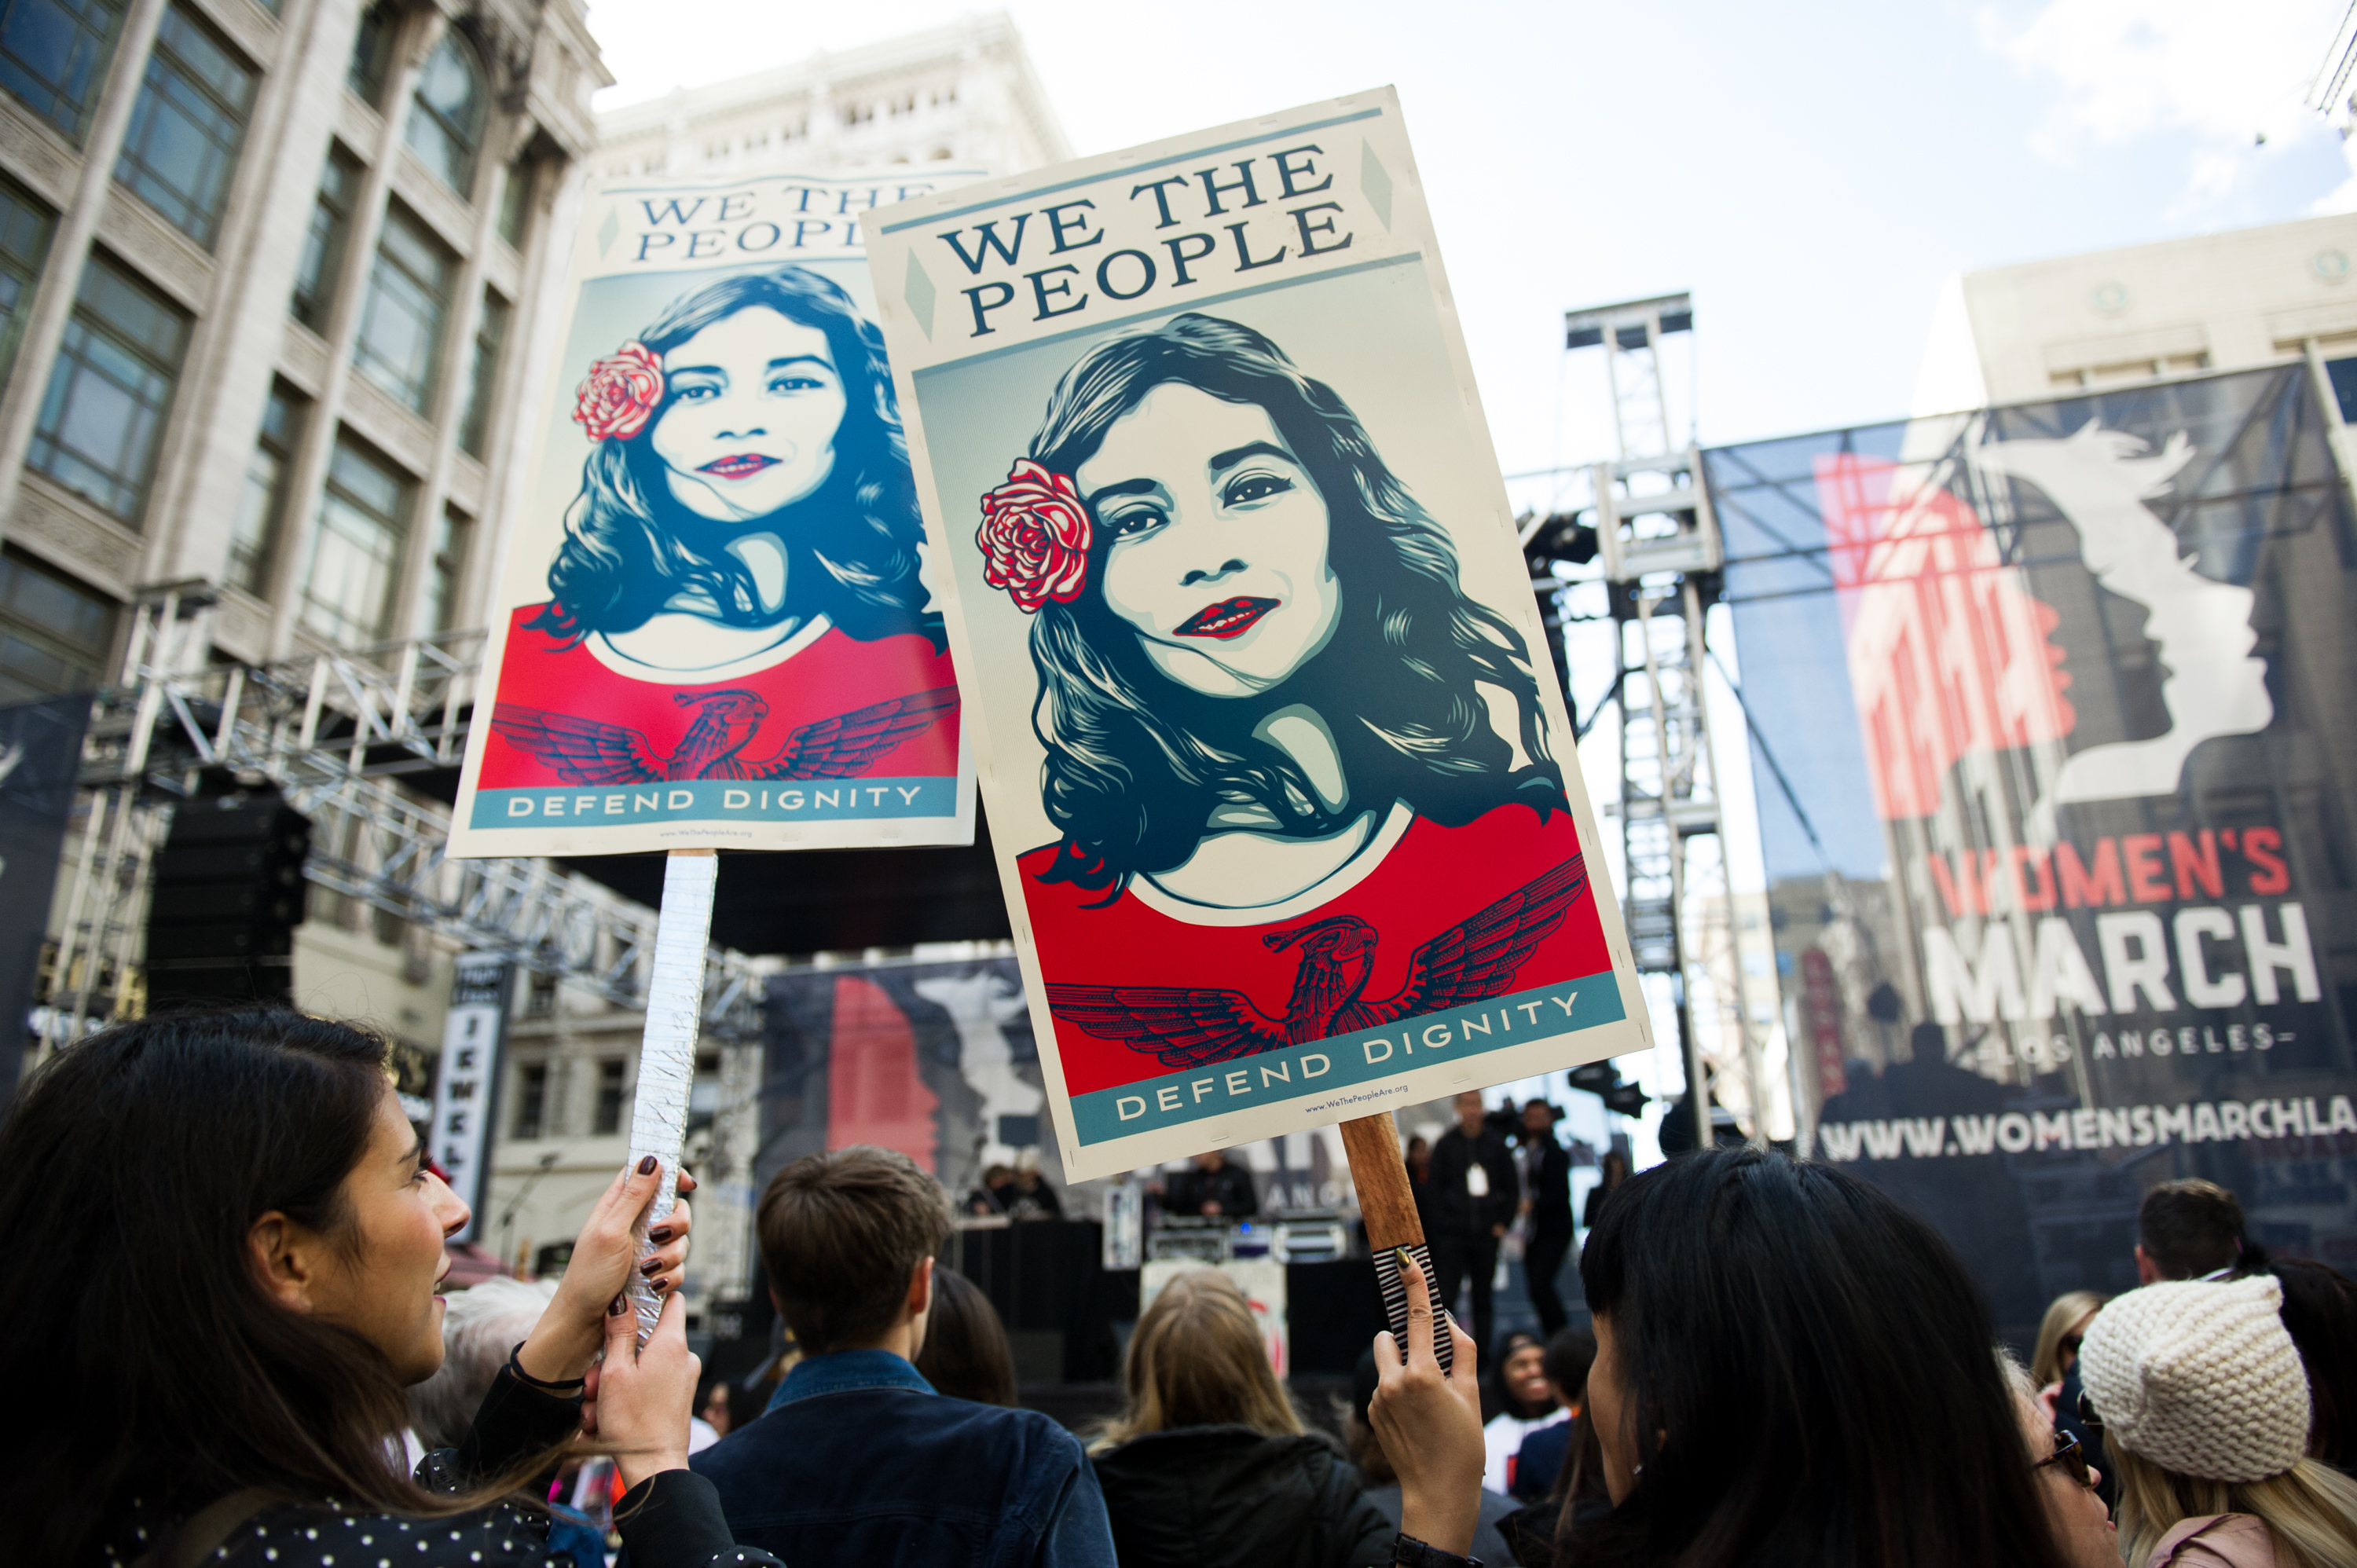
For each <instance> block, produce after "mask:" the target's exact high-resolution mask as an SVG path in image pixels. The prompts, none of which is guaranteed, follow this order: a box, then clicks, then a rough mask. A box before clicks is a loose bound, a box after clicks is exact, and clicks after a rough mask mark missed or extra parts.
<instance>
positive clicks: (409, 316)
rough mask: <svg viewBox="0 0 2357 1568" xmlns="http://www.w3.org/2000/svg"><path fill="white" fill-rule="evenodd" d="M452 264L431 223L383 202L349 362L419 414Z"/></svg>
mask: <svg viewBox="0 0 2357 1568" xmlns="http://www.w3.org/2000/svg"><path fill="white" fill-rule="evenodd" d="M456 272H457V263H456V262H454V261H453V260H452V259H451V256H450V252H447V251H446V250H444V249H443V248H442V242H440V241H438V240H436V238H435V237H434V234H433V231H431V230H429V229H427V228H426V227H425V224H423V223H421V222H419V221H418V220H416V219H415V218H414V217H412V216H410V214H409V213H408V212H406V211H404V209H401V208H398V207H391V208H387V209H385V214H384V234H383V236H382V238H381V239H380V240H379V241H378V242H377V247H376V266H375V268H374V270H373V271H371V273H370V274H369V292H368V303H367V305H366V306H363V307H362V309H361V334H360V341H359V343H358V344H357V345H356V346H355V347H354V349H353V352H352V363H353V364H354V365H356V366H358V367H359V368H360V372H361V374H362V375H364V376H366V377H367V378H368V379H369V380H370V381H374V382H375V383H376V384H377V385H378V386H380V387H382V388H383V389H384V390H385V391H386V392H390V393H392V394H393V396H394V397H396V398H398V399H400V400H401V401H402V402H403V403H406V404H408V405H409V406H410V407H411V408H414V409H415V410H416V411H417V412H418V413H425V404H426V403H427V401H428V400H429V399H431V398H432V397H433V395H434V375H435V371H436V369H438V368H439V366H440V364H441V360H442V322H443V318H444V317H446V316H447V315H448V314H449V310H450V280H451V275H452V274H454V273H456Z"/></svg>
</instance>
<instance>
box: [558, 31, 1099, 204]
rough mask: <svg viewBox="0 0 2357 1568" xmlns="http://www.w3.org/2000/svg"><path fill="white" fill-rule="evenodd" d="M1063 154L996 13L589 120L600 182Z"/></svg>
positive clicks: (1037, 160) (1018, 160)
mask: <svg viewBox="0 0 2357 1568" xmlns="http://www.w3.org/2000/svg"><path fill="white" fill-rule="evenodd" d="M1071 156H1072V148H1071V143H1069V142H1067V141H1066V140H1065V139H1064V132H1063V127H1062V126H1061V125H1060V124H1059V123H1058V122H1057V119H1056V113H1055V111H1054V109H1053V108H1051V107H1050V106H1049V102H1048V96H1047V93H1046V91H1044V90H1043V89H1042V88H1041V87H1040V85H1039V76H1038V75H1037V74H1036V73H1035V72H1034V71H1033V70H1032V69H1031V59H1030V56H1029V55H1028V54H1027V53H1026V52H1025V50H1024V48H1023V39H1022V38H1021V36H1020V35H1018V34H1017V32H1016V30H1015V24H1014V23H1013V22H1011V21H1009V20H1008V19H1007V16H1006V13H1005V12H1003V11H994V12H990V13H987V14H985V15H980V16H967V17H964V18H963V19H961V20H959V21H957V22H954V23H952V24H951V25H950V26H948V27H935V28H932V29H931V30H930V31H927V32H921V33H910V34H909V35H908V36H907V37H905V38H891V39H888V40H886V41H885V42H883V43H878V44H868V45H866V46H864V47H862V48H856V49H846V50H845V51H844V52H842V53H840V54H818V55H813V56H812V57H811V58H810V59H805V60H802V61H798V62H797V63H795V64H792V65H788V66H780V67H779V68H778V69H777V70H765V71H759V72H757V73H755V74H753V75H750V76H740V77H737V78H735V79H734V80H732V81H722V82H716V83H714V84H713V85H711V86H709V87H699V88H696V89H694V91H689V90H688V89H686V88H677V89H674V90H673V91H671V92H669V93H666V94H664V95H663V96H662V97H661V98H653V99H649V100H647V101H646V102H640V103H633V104H630V105H629V106H627V107H625V108H620V109H614V110H609V111H608V112H607V113H602V114H600V115H598V116H597V157H596V160H595V161H596V166H597V171H598V172H599V173H600V174H603V175H619V176H629V175H640V174H662V175H669V176H673V177H678V176H687V175H699V174H712V175H719V176H726V175H727V174H729V173H730V172H732V171H735V170H739V169H756V168H791V169H802V170H807V171H808V172H810V173H813V174H834V173H842V172H847V171H851V170H856V169H866V168H881V167H885V166H890V165H895V164H925V163H942V162H949V161H955V162H956V163H958V164H960V165H962V166H965V167H968V168H986V169H989V170H990V171H992V172H993V173H995V174H1019V173H1021V172H1022V171H1023V170H1025V169H1029V168H1037V167H1039V166H1040V165H1041V164H1050V163H1055V162H1058V161H1060V160H1061V159H1064V158H1069V157H1071Z"/></svg>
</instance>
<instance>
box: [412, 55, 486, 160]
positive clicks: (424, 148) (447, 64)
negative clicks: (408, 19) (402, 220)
mask: <svg viewBox="0 0 2357 1568" xmlns="http://www.w3.org/2000/svg"><path fill="white" fill-rule="evenodd" d="M484 96H485V95H484V92H483V72H482V68H481V67H479V66H478V65H477V64H476V63H475V51H474V49H473V48H471V47H469V46H468V43H467V40H466V39H464V38H460V37H459V36H458V35H457V33H456V32H455V31H454V32H446V33H444V34H443V35H442V42H441V43H440V44H439V45H437V46H436V48H435V50H434V53H433V55H432V57H431V58H429V59H427V60H426V62H425V69H423V70H420V71H419V72H418V73H417V96H416V102H414V104H412V106H411V108H410V111H409V124H406V125H404V126H403V127H402V133H401V134H402V140H404V141H405V142H407V143H408V144H409V150H410V151H411V152H413V153H415V154H416V155H417V156H418V159H419V161H420V162H422V163H424V164H425V166H426V167H427V168H429V169H432V170H433V171H434V174H435V177H436V178H438V179H439V180H441V182H442V183H443V184H445V185H447V186H448V187H449V188H451V189H453V190H455V191H457V193H458V194H459V195H461V196H468V195H471V194H472V193H473V191H474V188H475V155H476V154H477V153H478V152H479V151H480V150H481V148H482V145H483V106H484Z"/></svg>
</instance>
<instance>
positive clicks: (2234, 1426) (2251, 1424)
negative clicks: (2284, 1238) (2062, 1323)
mask: <svg viewBox="0 0 2357 1568" xmlns="http://www.w3.org/2000/svg"><path fill="white" fill-rule="evenodd" d="M2281 1305H2283V1286H2282V1285H2280V1284H2278V1283H2276V1280H2275V1277H2274V1276H2273V1275H2271V1274H2255V1275H2253V1276H2252V1277H2251V1278H2249V1279H2242V1280H2229V1281H2226V1282H2224V1283H2215V1284H2212V1283H2204V1282H2201V1281H2195V1280H2186V1281H2180V1282H2177V1283H2169V1284H2157V1285H2147V1286H2145V1287H2144V1288H2143V1289H2142V1290H2134V1291H2130V1292H2128V1293H2127V1294H2126V1295H2122V1296H2117V1297H2115V1298H2114V1299H2113V1301H2112V1303H2111V1305H2108V1306H2106V1307H2104V1310H2103V1311H2101V1312H2100V1313H2097V1314H2096V1315H2095V1321H2094V1322H2093V1323H2092V1324H2090V1325H2088V1326H2087V1334H2086V1337H2085V1339H2084V1340H2083V1342H2082V1343H2081V1345H2080V1347H2079V1380H2080V1382H2081V1383H2082V1384H2083V1386H2084V1387H2085V1389H2086V1391H2087V1398H2088V1400H2089V1401H2090V1402H2093V1405H2094V1407H2095V1413H2096V1414H2097V1415H2098V1416H2101V1417H2102V1418H2103V1422H2104V1435H2105V1437H2106V1438H2107V1439H2108V1438H2116V1439H2117V1440H2118V1441H2119V1442H2120V1443H2121V1444H2125V1445H2126V1447H2128V1448H2129V1449H2131V1450H2133V1451H2134V1452H2135V1453H2136V1455H2138V1456H2140V1457H2142V1458H2145V1459H2148V1460H2150V1461H2151V1462H2152V1463H2154V1464H2156V1465H2158V1466H2161V1468H2163V1469H2165V1470H2171V1471H2174V1472H2176V1473H2177V1474H2179V1475H2180V1476H2192V1477H2199V1478H2201V1479H2202V1480H2207V1481H2229V1482H2233V1481H2261V1480H2265V1479H2266V1478H2267V1477H2270V1476H2280V1475H2282V1474H2283V1473H2284V1472H2285V1471H2286V1470H2288V1469H2290V1468H2291V1467H2292V1466H2294V1465H2297V1464H2298V1463H2299V1460H2300V1456H2301V1455H2304V1454H2305V1453H2307V1451H2308V1422H2309V1393H2308V1372H2307V1370H2306V1369H2304V1368H2303V1367H2302V1366H2301V1365H2300V1360H2299V1352H2298V1349H2296V1348H2293V1345H2292V1342H2291V1336H2290V1335H2289V1334H2287V1333H2286V1332H2285V1331H2284V1326H2283V1318H2282V1316H2281V1315H2280V1313H2279V1312H2278V1310H2277V1309H2278V1308H2279V1307H2280V1306H2281Z"/></svg>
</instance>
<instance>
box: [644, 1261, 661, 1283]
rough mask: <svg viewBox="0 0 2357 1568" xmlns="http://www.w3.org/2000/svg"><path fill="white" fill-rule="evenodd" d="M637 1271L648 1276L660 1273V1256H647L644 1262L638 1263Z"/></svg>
mask: <svg viewBox="0 0 2357 1568" xmlns="http://www.w3.org/2000/svg"><path fill="white" fill-rule="evenodd" d="M639 1273H642V1274H645V1275H647V1276H649V1277H650V1278H651V1277H652V1276H654V1275H656V1274H659V1273H662V1259H661V1258H649V1259H648V1260H647V1261H646V1262H643V1263H640V1265H639Z"/></svg>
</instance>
